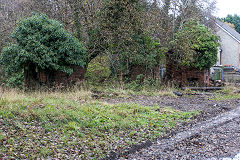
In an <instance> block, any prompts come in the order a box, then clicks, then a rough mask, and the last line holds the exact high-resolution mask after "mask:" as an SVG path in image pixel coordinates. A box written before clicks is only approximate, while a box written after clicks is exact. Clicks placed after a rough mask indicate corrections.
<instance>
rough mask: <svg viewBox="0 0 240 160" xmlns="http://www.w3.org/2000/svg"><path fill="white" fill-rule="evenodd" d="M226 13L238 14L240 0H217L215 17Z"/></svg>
mask: <svg viewBox="0 0 240 160" xmlns="http://www.w3.org/2000/svg"><path fill="white" fill-rule="evenodd" d="M228 14H232V15H233V14H237V15H239V16H240V0H217V11H216V16H217V17H220V18H222V17H226V16H227V15H228Z"/></svg>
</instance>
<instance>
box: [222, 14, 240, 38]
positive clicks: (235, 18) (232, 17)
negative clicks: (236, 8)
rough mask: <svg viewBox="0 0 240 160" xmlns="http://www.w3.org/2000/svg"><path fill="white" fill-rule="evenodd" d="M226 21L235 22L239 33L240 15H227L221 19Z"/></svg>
mask: <svg viewBox="0 0 240 160" xmlns="http://www.w3.org/2000/svg"><path fill="white" fill-rule="evenodd" d="M221 20H222V21H224V22H228V23H231V24H234V28H235V29H236V31H237V32H238V33H240V16H238V15H236V14H235V15H230V14H229V15H227V17H225V18H222V19H221Z"/></svg>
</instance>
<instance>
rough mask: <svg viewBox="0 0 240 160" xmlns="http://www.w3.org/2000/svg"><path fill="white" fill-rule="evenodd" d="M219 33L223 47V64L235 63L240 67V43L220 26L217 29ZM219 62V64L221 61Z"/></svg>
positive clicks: (234, 64)
mask: <svg viewBox="0 0 240 160" xmlns="http://www.w3.org/2000/svg"><path fill="white" fill-rule="evenodd" d="M217 35H218V36H219V37H220V44H221V46H220V47H221V49H222V65H233V66H236V67H240V66H239V43H238V42H237V41H236V40H235V39H234V38H233V37H231V36H230V35H229V34H228V33H226V32H225V31H224V30H222V29H220V28H218V30H217ZM219 61H220V60H219ZM217 64H219V62H218V63H217Z"/></svg>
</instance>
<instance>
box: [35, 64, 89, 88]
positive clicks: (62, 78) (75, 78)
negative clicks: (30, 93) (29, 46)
mask: <svg viewBox="0 0 240 160" xmlns="http://www.w3.org/2000/svg"><path fill="white" fill-rule="evenodd" d="M85 73H86V69H85V68H82V67H79V66H73V73H72V74H71V75H68V74H66V73H64V72H61V71H54V72H53V71H52V72H48V71H43V70H41V71H39V72H38V73H37V80H38V81H39V82H40V83H42V84H47V85H49V84H50V85H64V86H65V85H71V84H75V83H76V82H81V81H83V80H84V79H85Z"/></svg>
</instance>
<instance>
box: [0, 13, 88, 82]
mask: <svg viewBox="0 0 240 160" xmlns="http://www.w3.org/2000/svg"><path fill="white" fill-rule="evenodd" d="M12 37H13V38H14V39H15V40H16V43H15V44H10V45H9V46H7V47H5V48H4V49H3V51H2V54H1V56H0V63H1V65H4V66H5V71H6V74H7V76H11V75H14V74H16V73H22V71H23V70H24V75H25V80H26V79H29V76H30V78H32V79H34V78H36V74H35V73H37V72H39V71H40V70H41V71H42V70H43V71H45V72H49V73H50V72H52V71H61V72H64V73H67V74H71V73H72V72H73V67H72V66H81V67H84V65H85V59H86V49H85V48H84V46H83V44H82V43H81V42H79V40H78V39H76V38H75V37H73V36H72V35H71V34H70V33H68V32H67V31H66V30H65V29H64V27H63V25H62V24H61V23H59V22H58V21H56V20H52V19H49V18H48V17H47V16H46V15H43V14H40V15H38V14H34V15H33V16H31V17H29V18H25V19H21V20H20V21H19V22H18V24H17V27H16V28H15V30H14V32H13V34H12ZM28 83H29V82H28Z"/></svg>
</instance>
